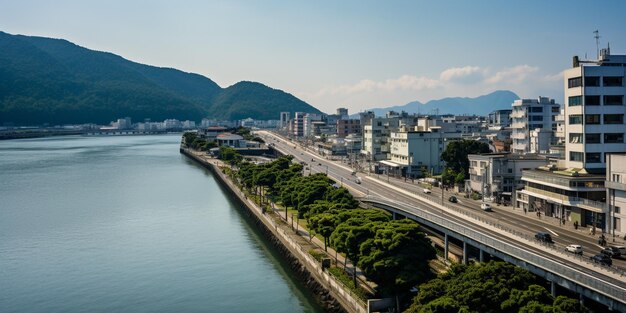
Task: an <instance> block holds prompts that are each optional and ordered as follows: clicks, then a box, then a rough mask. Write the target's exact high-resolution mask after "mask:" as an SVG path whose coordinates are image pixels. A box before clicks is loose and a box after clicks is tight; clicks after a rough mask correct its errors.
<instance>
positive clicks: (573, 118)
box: [569, 114, 583, 125]
mask: <svg viewBox="0 0 626 313" xmlns="http://www.w3.org/2000/svg"><path fill="white" fill-rule="evenodd" d="M569 123H570V125H577V124H582V123H583V116H582V115H580V114H574V115H570V116H569Z"/></svg>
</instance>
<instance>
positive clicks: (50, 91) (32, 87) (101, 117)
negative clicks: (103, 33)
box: [0, 32, 319, 125]
mask: <svg viewBox="0 0 626 313" xmlns="http://www.w3.org/2000/svg"><path fill="white" fill-rule="evenodd" d="M281 111H291V112H295V111H302V112H312V113H318V112H319V110H317V109H316V108H314V107H312V106H310V105H309V104H307V103H305V102H303V101H301V100H299V99H298V98H296V97H294V96H293V95H291V94H288V93H285V92H283V91H280V90H276V89H272V88H269V87H267V86H265V85H263V84H260V83H253V82H240V83H237V84H235V85H233V86H230V87H228V88H221V87H220V86H218V85H217V84H216V83H215V82H213V81H212V80H210V79H208V78H206V77H204V76H202V75H198V74H193V73H186V72H182V71H179V70H176V69H172V68H159V67H154V66H148V65H144V64H139V63H135V62H131V61H128V60H126V59H124V58H122V57H120V56H118V55H115V54H112V53H107V52H99V51H93V50H89V49H86V48H82V47H79V46H77V45H75V44H73V43H71V42H69V41H66V40H61V39H51V38H43V37H30V36H21V35H10V34H7V33H3V32H0V124H2V123H6V122H12V123H15V124H18V125H27V124H30V125H33V124H42V123H51V124H65V123H87V122H93V123H108V122H109V121H111V120H114V119H116V118H118V117H124V116H130V117H131V118H133V120H135V121H139V120H143V119H145V118H151V119H152V120H157V121H159V120H164V119H166V118H177V119H181V120H185V119H190V120H196V121H199V120H200V119H202V118H204V117H209V118H216V119H241V118H247V117H253V118H255V119H278V117H279V112H281Z"/></svg>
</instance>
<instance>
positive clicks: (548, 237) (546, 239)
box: [535, 232, 554, 243]
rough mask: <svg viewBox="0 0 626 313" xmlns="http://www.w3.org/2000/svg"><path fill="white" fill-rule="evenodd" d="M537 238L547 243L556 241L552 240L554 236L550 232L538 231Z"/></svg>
mask: <svg viewBox="0 0 626 313" xmlns="http://www.w3.org/2000/svg"><path fill="white" fill-rule="evenodd" d="M535 239H537V240H539V241H542V242H545V243H554V241H552V236H551V235H550V234H548V233H541V232H540V233H536V234H535Z"/></svg>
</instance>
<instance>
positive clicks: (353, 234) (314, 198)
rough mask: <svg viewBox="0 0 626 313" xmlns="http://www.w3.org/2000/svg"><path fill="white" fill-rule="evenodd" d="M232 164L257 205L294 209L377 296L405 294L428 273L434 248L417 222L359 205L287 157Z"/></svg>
mask: <svg viewBox="0 0 626 313" xmlns="http://www.w3.org/2000/svg"><path fill="white" fill-rule="evenodd" d="M237 166H238V168H239V170H238V171H237V173H236V179H237V180H238V181H239V183H240V184H241V186H242V187H243V188H246V189H247V190H248V191H249V192H251V193H252V194H254V195H257V196H259V198H260V202H261V203H262V204H264V203H268V202H269V201H270V200H271V201H274V202H276V203H280V204H282V205H283V206H285V208H293V209H295V210H296V211H297V215H298V218H304V219H306V220H307V225H308V228H309V230H310V231H311V232H313V233H315V234H319V235H320V236H321V237H322V238H323V239H324V246H325V249H326V247H328V246H330V247H333V248H334V249H335V250H336V251H338V252H340V253H343V254H345V255H346V257H347V258H348V259H349V260H351V261H352V263H353V264H355V265H356V266H358V267H359V268H361V270H363V272H364V273H365V275H366V276H367V277H368V279H370V280H372V281H374V282H375V283H376V284H378V291H379V292H380V293H381V294H383V295H397V294H398V293H402V292H406V291H408V290H409V289H410V288H411V287H413V286H415V285H417V284H418V283H421V282H425V281H427V279H429V278H430V277H431V275H432V274H431V272H430V269H429V266H428V261H429V260H431V259H433V258H434V257H435V251H434V249H433V248H432V246H431V245H430V241H429V240H428V239H427V238H426V236H425V235H424V233H423V232H421V230H420V228H419V225H418V224H417V223H415V222H413V221H411V220H391V216H390V215H389V214H388V213H386V212H384V211H382V210H378V209H364V208H359V206H358V201H356V200H355V199H354V198H353V196H352V195H351V194H350V193H349V192H348V190H347V189H345V188H342V187H338V186H337V185H336V183H335V182H334V181H333V180H331V179H329V178H328V177H327V176H326V175H325V174H314V175H309V176H304V175H303V174H302V165H300V164H298V163H294V162H292V158H291V157H281V158H279V159H277V160H275V161H273V162H270V163H266V164H258V165H257V164H253V163H249V162H245V161H244V162H240V163H239V164H238V165H237ZM354 273H356V271H354ZM354 279H355V280H356V276H354ZM355 285H356V283H355Z"/></svg>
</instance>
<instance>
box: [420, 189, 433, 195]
mask: <svg viewBox="0 0 626 313" xmlns="http://www.w3.org/2000/svg"><path fill="white" fill-rule="evenodd" d="M422 191H423V192H424V193H426V194H428V193H431V191H430V189H428V188H424V190H422Z"/></svg>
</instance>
